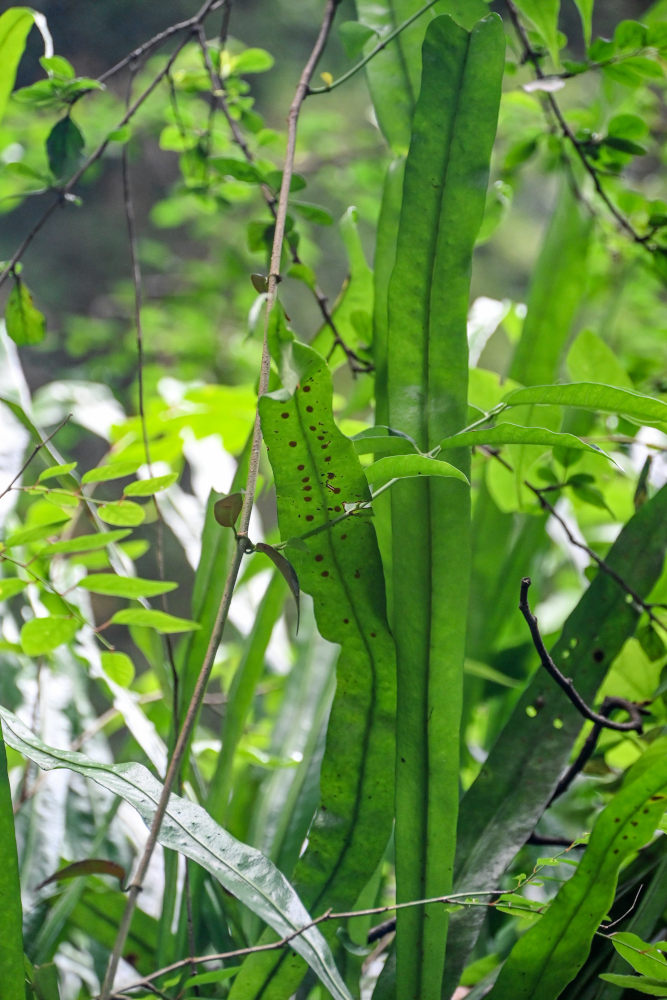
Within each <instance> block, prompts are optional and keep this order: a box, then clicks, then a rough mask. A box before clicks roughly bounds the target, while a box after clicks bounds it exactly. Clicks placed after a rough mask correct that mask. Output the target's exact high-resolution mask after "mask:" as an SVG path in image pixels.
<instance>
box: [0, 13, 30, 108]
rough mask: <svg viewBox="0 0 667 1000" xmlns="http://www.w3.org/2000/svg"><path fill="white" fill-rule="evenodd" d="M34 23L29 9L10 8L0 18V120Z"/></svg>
mask: <svg viewBox="0 0 667 1000" xmlns="http://www.w3.org/2000/svg"><path fill="white" fill-rule="evenodd" d="M34 23H35V15H34V13H33V11H32V10H30V8H29V7H12V8H10V9H9V10H6V11H5V13H4V14H3V15H2V16H1V17H0V119H2V117H3V115H4V113H5V108H6V107H7V101H8V100H9V95H10V94H11V92H12V88H13V86H14V81H15V80H16V70H17V69H18V65H19V62H20V59H21V56H22V55H23V50H24V48H25V42H26V38H27V37H28V32H29V31H30V29H31V28H32V26H33V24H34Z"/></svg>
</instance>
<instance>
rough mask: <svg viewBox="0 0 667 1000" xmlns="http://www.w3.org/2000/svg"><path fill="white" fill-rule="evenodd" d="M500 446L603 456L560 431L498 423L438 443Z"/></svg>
mask: <svg viewBox="0 0 667 1000" xmlns="http://www.w3.org/2000/svg"><path fill="white" fill-rule="evenodd" d="M501 444H543V445H545V446H546V447H548V448H555V447H556V446H558V445H560V446H561V447H564V448H574V449H575V451H592V452H594V453H595V454H597V455H604V452H603V451H602V449H601V448H598V447H597V446H596V445H594V444H588V442H587V441H583V440H582V439H581V438H579V437H577V436H576V435H575V434H567V433H565V432H561V431H550V430H548V429H547V428H546V427H521V426H519V425H518V424H509V423H500V424H497V425H496V426H495V427H487V428H486V429H480V430H476V431H461V432H460V433H459V434H452V436H451V437H448V438H445V439H444V440H443V441H441V442H440V447H441V448H442V449H443V450H445V449H447V448H460V447H461V446H462V445H463V446H468V447H469V446H471V445H472V446H475V445H478V446H479V445H489V446H491V447H497V446H498V445H501Z"/></svg>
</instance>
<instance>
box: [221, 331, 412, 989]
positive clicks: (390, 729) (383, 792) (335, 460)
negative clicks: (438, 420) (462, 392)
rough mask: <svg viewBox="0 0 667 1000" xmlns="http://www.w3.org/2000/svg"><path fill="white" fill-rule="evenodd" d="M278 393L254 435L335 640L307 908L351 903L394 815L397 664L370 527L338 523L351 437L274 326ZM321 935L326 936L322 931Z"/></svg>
mask: <svg viewBox="0 0 667 1000" xmlns="http://www.w3.org/2000/svg"><path fill="white" fill-rule="evenodd" d="M278 329H279V336H280V337H281V338H282V343H281V344H280V343H277V344H276V345H274V350H273V352H272V353H273V354H274V357H275V356H277V355H279V356H280V357H281V358H282V363H281V368H282V369H283V373H284V374H283V381H284V382H290V383H291V385H292V391H289V390H280V391H278V392H276V393H273V394H271V395H269V396H264V397H263V398H262V399H261V401H260V417H261V421H262V433H263V435H264V439H265V441H266V443H267V449H268V452H269V458H270V461H271V466H272V468H273V472H274V477H275V481H276V491H277V497H278V521H279V526H280V531H281V535H282V537H283V538H293V537H295V536H298V535H305V533H306V532H308V531H313V530H315V529H317V528H321V527H323V526H326V525H329V526H330V527H329V528H328V530H325V531H320V532H318V533H317V534H315V535H313V536H312V537H310V538H306V539H305V543H306V549H305V550H302V549H300V548H297V547H293V548H292V547H291V548H290V550H289V552H290V559H291V560H292V561H293V562H294V567H295V569H296V571H297V574H298V577H299V581H300V584H301V588H302V589H303V590H304V591H305V592H306V593H310V594H312V596H313V601H314V607H315V616H316V620H317V624H318V628H319V631H320V633H321V634H322V635H323V636H324V638H326V639H328V640H329V641H330V642H336V643H339V644H340V646H341V652H340V656H339V659H338V664H337V671H336V676H337V686H336V695H335V697H334V702H333V705H332V709H331V714H330V718H329V726H328V730H327V744H326V751H325V754H324V758H323V760H322V768H321V775H320V791H321V806H320V809H319V810H318V813H317V814H316V816H315V819H314V821H313V823H312V825H311V828H310V830H309V833H308V847H307V849H306V851H305V853H304V855H303V856H302V858H301V859H300V860H299V862H298V864H297V866H296V869H295V872H294V877H293V881H294V885H295V887H296V888H297V891H298V892H299V894H300V895H301V896H302V898H303V899H304V902H306V905H307V906H309V907H310V908H311V909H312V910H313V912H319V910H320V909H321V908H324V907H327V906H334V907H337V908H341V907H349V906H351V905H353V904H354V902H355V900H356V898H357V896H358V894H359V891H360V890H361V888H362V887H363V886H364V885H365V883H366V882H367V881H368V879H369V878H370V877H371V875H372V874H373V871H374V870H375V867H376V866H377V864H378V863H379V861H380V859H381V857H382V855H383V852H384V850H385V848H386V844H387V841H388V839H389V836H390V833H391V822H392V815H393V774H392V762H393V758H394V711H395V697H396V692H395V658H394V647H393V641H392V638H391V635H390V633H389V629H388V626H387V621H386V610H385V593H384V577H383V572H382V564H381V561H380V555H379V551H378V547H377V541H376V538H375V532H374V529H373V525H372V522H371V520H370V519H369V518H366V517H357V516H352V517H350V518H348V519H346V520H343V521H339V520H338V519H339V518H340V516H341V514H342V512H343V510H344V507H343V504H344V503H362V502H366V503H367V502H368V501H369V499H370V493H369V490H368V486H367V484H366V479H365V476H364V473H363V469H362V467H361V464H360V462H359V459H358V457H357V455H356V453H355V451H354V446H353V445H352V442H351V441H350V440H349V439H348V438H346V437H344V435H343V434H341V432H340V431H339V430H338V428H337V426H336V424H335V423H334V420H333V414H332V384H331V375H330V373H329V370H328V368H327V366H326V364H325V362H324V360H323V359H322V358H321V357H319V355H317V354H316V353H315V352H314V351H312V350H311V349H310V348H307V347H304V346H303V345H301V344H296V343H293V342H292V341H291V339H290V337H291V335H290V334H289V331H286V330H285V329H284V328H283V327H282V326H281V325H280V323H279V325H278ZM327 933H332V929H329V928H327ZM304 971H305V969H304V967H303V963H301V962H295V961H293V960H291V959H287V960H284V959H282V958H280V957H279V958H275V957H274V956H270V955H256V956H253V957H252V958H251V959H250V960H249V961H247V962H246V963H245V964H244V967H243V969H242V970H241V973H240V974H239V977H238V978H237V980H236V981H235V984H234V986H233V988H232V993H231V996H232V997H235V998H236V997H239V998H240V997H243V998H244V1000H245V998H249V997H259V996H262V997H266V998H268V997H289V996H291V995H292V993H293V992H294V990H295V989H296V987H297V985H298V983H299V981H300V979H301V978H302V977H303V973H304Z"/></svg>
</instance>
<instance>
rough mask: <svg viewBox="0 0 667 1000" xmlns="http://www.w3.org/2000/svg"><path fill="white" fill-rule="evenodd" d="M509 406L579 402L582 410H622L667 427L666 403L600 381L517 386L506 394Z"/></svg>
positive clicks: (652, 424)
mask: <svg viewBox="0 0 667 1000" xmlns="http://www.w3.org/2000/svg"><path fill="white" fill-rule="evenodd" d="M503 402H504V403H505V404H506V405H507V406H523V405H524V404H526V403H529V404H533V405H545V406H576V407H579V408H580V409H582V410H592V411H594V412H602V413H620V414H623V416H626V417H630V418H631V419H632V420H636V421H638V422H639V423H642V424H649V425H650V426H652V427H658V428H662V429H667V403H663V401H662V400H661V399H655V398H654V397H652V396H644V395H643V394H642V393H640V392H631V391H630V390H629V389H618V388H616V387H615V386H611V385H601V384H599V383H597V382H573V383H572V384H570V385H535V386H530V387H529V388H527V389H515V390H514V391H513V392H510V393H509V394H508V395H507V396H505V398H504V400H503Z"/></svg>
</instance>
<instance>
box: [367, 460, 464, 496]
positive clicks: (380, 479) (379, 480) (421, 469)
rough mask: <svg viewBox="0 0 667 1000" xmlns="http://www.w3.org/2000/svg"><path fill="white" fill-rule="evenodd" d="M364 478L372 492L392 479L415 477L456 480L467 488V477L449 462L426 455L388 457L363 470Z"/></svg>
mask: <svg viewBox="0 0 667 1000" xmlns="http://www.w3.org/2000/svg"><path fill="white" fill-rule="evenodd" d="M365 472H366V478H367V479H368V482H369V483H370V484H371V486H372V487H373V489H374V490H379V489H380V488H381V487H382V486H386V485H387V483H390V482H392V480H394V479H410V478H412V477H415V476H437V477H439V478H442V479H458V480H459V481H460V482H462V483H466V484H467V485H468V486H469V485H470V483H469V482H468V477H467V476H466V475H465V474H464V473H463V472H461V470H460V469H457V468H456V466H455V465H450V463H449V462H441V461H440V460H439V459H437V458H428V457H427V456H426V455H389V456H387V457H386V458H380V459H378V461H377V462H373V464H372V465H369V466H368V468H367V469H366V470H365Z"/></svg>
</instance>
